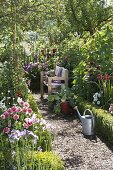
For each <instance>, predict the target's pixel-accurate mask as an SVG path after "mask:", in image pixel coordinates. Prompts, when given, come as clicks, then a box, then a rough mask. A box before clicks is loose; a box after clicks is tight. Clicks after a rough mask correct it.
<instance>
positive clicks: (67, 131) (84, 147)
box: [33, 94, 113, 170]
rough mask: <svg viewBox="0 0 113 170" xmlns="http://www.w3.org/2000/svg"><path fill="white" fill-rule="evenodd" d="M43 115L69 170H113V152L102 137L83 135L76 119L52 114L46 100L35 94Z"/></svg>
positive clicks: (55, 149) (54, 147) (55, 147)
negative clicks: (86, 136)
mask: <svg viewBox="0 0 113 170" xmlns="http://www.w3.org/2000/svg"><path fill="white" fill-rule="evenodd" d="M33 95H34V97H35V100H36V102H37V103H38V108H39V111H40V113H42V115H43V118H44V119H45V120H46V122H48V123H49V124H50V127H51V128H50V130H51V133H52V134H53V136H54V140H53V150H54V151H55V152H56V153H58V154H59V155H60V157H61V158H62V160H63V162H64V164H65V167H66V170H113V151H112V149H111V148H110V147H107V146H106V144H105V143H104V142H102V141H101V139H99V138H98V137H96V138H95V139H88V138H85V137H84V136H83V134H82V133H81V132H82V126H81V122H80V121H79V120H78V119H77V118H76V117H75V116H68V117H66V116H64V117H63V116H62V117H61V116H55V115H54V114H52V113H49V111H48V106H47V100H46V97H47V96H46V95H45V96H44V98H45V99H44V100H43V101H42V100H41V99H40V95H39V94H33Z"/></svg>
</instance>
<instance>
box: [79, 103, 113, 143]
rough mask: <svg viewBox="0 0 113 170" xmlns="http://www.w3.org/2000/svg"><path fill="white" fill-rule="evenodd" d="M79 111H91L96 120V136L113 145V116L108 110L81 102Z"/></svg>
mask: <svg viewBox="0 0 113 170" xmlns="http://www.w3.org/2000/svg"><path fill="white" fill-rule="evenodd" d="M78 107H79V110H80V111H81V112H83V111H84V110H85V109H90V110H91V111H92V113H93V115H94V119H95V129H94V130H95V134H97V135H99V136H101V137H102V138H103V139H105V141H106V142H108V143H109V144H113V116H112V115H111V114H110V113H109V112H108V111H106V110H103V109H101V108H99V107H96V106H94V105H93V104H91V103H88V102H86V101H82V100H80V101H79V106H78Z"/></svg>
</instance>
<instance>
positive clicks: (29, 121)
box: [25, 118, 33, 126]
mask: <svg viewBox="0 0 113 170" xmlns="http://www.w3.org/2000/svg"><path fill="white" fill-rule="evenodd" d="M25 122H26V123H27V125H28V126H32V124H33V121H32V119H30V118H25Z"/></svg>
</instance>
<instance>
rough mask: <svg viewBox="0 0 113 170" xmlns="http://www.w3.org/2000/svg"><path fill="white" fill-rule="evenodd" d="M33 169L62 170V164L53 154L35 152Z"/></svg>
mask: <svg viewBox="0 0 113 170" xmlns="http://www.w3.org/2000/svg"><path fill="white" fill-rule="evenodd" d="M31 156H32V155H29V157H28V166H29V167H32V165H31V164H30V162H31ZM34 169H35V170H64V166H63V162H62V161H61V159H60V157H59V156H58V155H56V154H55V153H53V152H35V153H34Z"/></svg>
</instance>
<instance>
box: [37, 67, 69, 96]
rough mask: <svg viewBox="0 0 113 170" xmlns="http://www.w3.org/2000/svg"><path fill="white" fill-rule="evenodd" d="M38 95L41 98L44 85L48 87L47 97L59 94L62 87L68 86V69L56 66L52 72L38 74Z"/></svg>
mask: <svg viewBox="0 0 113 170" xmlns="http://www.w3.org/2000/svg"><path fill="white" fill-rule="evenodd" d="M40 74H41V75H40V93H41V97H42V98H43V95H44V85H46V86H47V87H48V95H50V94H52V93H55V92H59V90H60V89H61V86H62V85H65V86H68V69H65V68H64V67H60V66H56V68H55V70H54V72H53V70H52V71H48V72H47V71H46V72H45V71H41V73H40Z"/></svg>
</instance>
